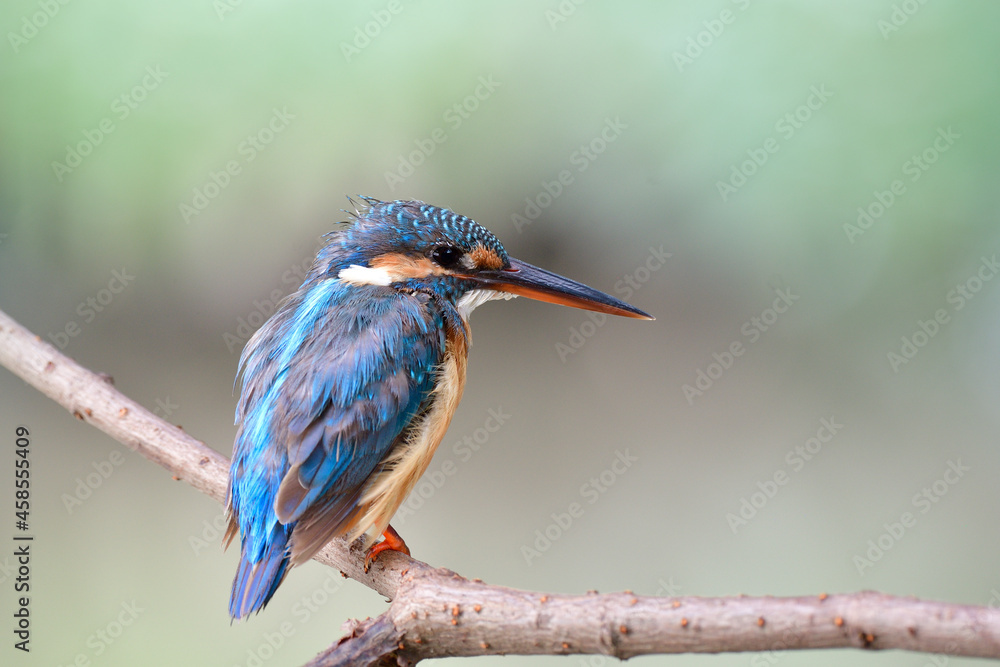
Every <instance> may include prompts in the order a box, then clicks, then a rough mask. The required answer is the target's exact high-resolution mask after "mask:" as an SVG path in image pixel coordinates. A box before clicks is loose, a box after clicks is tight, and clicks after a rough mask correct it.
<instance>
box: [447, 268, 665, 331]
mask: <svg viewBox="0 0 1000 667" xmlns="http://www.w3.org/2000/svg"><path fill="white" fill-rule="evenodd" d="M456 274H458V275H460V276H461V277H463V278H467V279H469V280H471V281H473V282H475V283H477V284H478V286H479V287H480V288H482V289H490V290H494V291H498V292H506V293H508V294H514V295H516V296H526V297H528V298H530V299H537V300H539V301H547V302H549V303H558V304H561V305H563V306H573V307H574V308H582V309H584V310H593V311H596V312H598V313H607V314H608V315H622V316H624V317H634V318H636V319H641V320H652V319H655V318H654V317H653V316H652V315H649V314H648V313H645V312H643V311H641V310H639V309H638V308H636V307H634V306H630V305H629V304H627V303H625V302H624V301H621V300H619V299H616V298H615V297H613V296H611V295H610V294H605V293H604V292H600V291H598V290H595V289H593V288H591V287H587V286H586V285H584V284H582V283H578V282H576V281H575V280H570V279H569V278H564V277H563V276H560V275H559V274H556V273H552V272H551V271H546V270H545V269H540V268H538V267H537V266H533V265H531V264H528V263H527V262H522V261H521V260H519V259H514V258H513V257H511V258H510V267H509V268H506V269H492V270H479V271H475V272H469V273H468V274H465V275H462V273H461V272H460V271H458V272H456Z"/></svg>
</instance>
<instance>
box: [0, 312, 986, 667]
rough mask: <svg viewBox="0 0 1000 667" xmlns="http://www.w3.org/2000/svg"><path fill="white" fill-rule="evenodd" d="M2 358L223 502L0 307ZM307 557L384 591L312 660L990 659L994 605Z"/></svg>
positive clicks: (344, 549) (132, 411)
mask: <svg viewBox="0 0 1000 667" xmlns="http://www.w3.org/2000/svg"><path fill="white" fill-rule="evenodd" d="M0 364H2V365H4V366H6V367H7V368H8V369H10V370H11V371H12V372H13V373H15V374H16V375H18V376H19V377H21V378H22V379H23V380H24V381H26V382H28V383H29V384H31V385H32V386H34V387H35V388H37V389H38V390H39V391H41V392H42V393H44V394H45V395H46V396H48V397H50V398H51V399H52V400H54V401H56V402H57V403H59V404H60V405H62V406H63V407H65V408H66V409H67V410H69V411H70V412H71V413H72V414H73V415H74V416H75V417H77V418H78V419H80V420H82V421H86V422H88V423H90V424H93V425H94V426H95V427H97V428H99V429H100V430H102V431H104V432H105V433H107V434H108V435H110V436H111V437H112V438H114V439H115V440H118V441H119V442H121V443H123V444H124V445H125V446H127V447H129V448H130V449H132V450H133V451H136V452H138V453H140V454H142V455H143V456H145V457H146V458H148V459H150V460H151V461H153V462H155V463H157V464H159V465H161V466H163V467H164V468H166V469H167V470H169V471H170V472H171V473H172V474H173V476H174V478H175V479H182V480H184V481H186V482H187V483H188V484H190V485H191V486H193V487H194V488H196V489H198V490H199V491H201V492H202V493H205V494H207V495H209V496H211V497H212V498H215V500H217V501H219V502H220V503H224V502H225V495H226V476H227V470H228V463H229V462H228V461H227V460H226V458H225V457H224V456H222V455H220V454H219V453H218V452H216V451H215V450H213V449H210V448H208V447H206V446H205V445H204V444H203V443H201V442H199V441H198V440H195V439H194V438H192V437H191V436H189V435H188V434H186V433H185V432H184V431H182V430H181V429H179V428H177V427H176V426H172V425H170V424H167V423H166V422H164V421H163V420H162V419H160V418H159V417H157V416H156V415H154V414H153V413H151V412H150V411H148V410H146V409H145V408H144V407H142V406H141V405H139V404H138V403H136V402H135V401H132V400H131V399H129V398H128V397H126V396H124V395H123V394H122V393H121V392H119V391H117V390H116V389H115V388H114V387H113V386H112V383H111V379H110V378H109V377H108V376H104V375H98V374H96V373H93V372H91V371H89V370H87V369H85V368H83V367H82V366H80V365H79V364H77V363H76V362H75V361H73V360H72V359H70V358H69V357H66V356H65V355H63V354H61V353H60V352H59V351H57V350H56V349H55V348H54V347H52V346H51V345H49V344H47V343H45V342H44V341H42V339H41V338H40V337H39V336H34V335H32V334H31V332H29V331H28V330H27V329H25V328H24V327H22V326H21V325H19V324H18V323H17V322H15V321H14V320H12V319H11V318H10V317H9V316H8V315H6V314H5V313H4V312H2V311H0ZM316 560H318V561H320V562H321V563H325V564H327V565H329V566H331V567H334V568H337V569H339V570H340V571H341V572H343V573H344V574H345V575H346V576H349V577H351V578H352V579H356V580H357V581H360V582H361V583H363V584H365V585H366V586H368V587H370V588H372V589H373V590H375V591H377V592H378V593H380V594H382V595H384V596H386V597H388V598H390V599H392V600H393V602H392V604H391V605H390V606H389V609H388V610H387V611H386V612H385V613H384V614H382V615H381V616H379V617H378V618H377V619H375V620H369V621H365V622H361V623H355V624H354V625H353V626H352V627H351V628H350V632H349V633H348V635H347V636H345V637H344V638H343V639H341V640H340V641H339V642H338V643H337V644H335V645H334V646H332V647H331V648H330V649H328V650H327V651H325V652H324V653H322V654H320V655H319V656H318V657H317V658H316V659H315V660H314V661H313V662H311V663H310V666H311V667H328V666H331V665H341V664H350V665H360V664H366V665H381V664H396V663H398V664H402V665H406V664H413V663H416V662H418V661H419V660H422V659H424V658H432V657H444V656H472V655H490V654H505V653H515V654H535V655H537V654H552V655H559V654H573V653H590V654H604V655H612V656H616V657H618V658H622V659H624V658H629V657H632V656H636V655H643V654H650V653H688V652H691V653H715V652H720V651H766V650H786V649H805V648H863V649H904V650H909V651H921V652H927V653H948V654H950V655H956V656H970V657H983V658H1000V610H997V609H991V608H988V607H976V606H968V605H955V604H947V603H941V602H930V601H923V600H917V599H913V598H899V597H893V596H889V595H883V594H880V593H872V592H865V593H856V594H851V595H831V596H826V595H821V596H817V597H807V598H806V597H803V598H770V597H768V598H750V597H731V598H693V597H684V598H655V597H643V596H636V595H632V594H631V593H628V592H625V593H613V594H608V595H596V594H594V595H584V596H579V595H577V596H571V595H554V594H543V593H533V592H528V591H519V590H515V589H512V588H505V587H502V586H490V585H486V584H484V583H482V582H480V581H469V580H467V579H464V578H462V577H460V576H459V575H457V574H455V573H453V572H450V571H448V570H440V569H434V568H431V567H430V566H429V565H427V564H426V563H422V562H420V561H416V560H413V559H411V558H409V557H408V556H405V555H403V554H401V553H398V552H388V553H384V554H382V555H381V556H380V557H379V560H378V561H377V562H376V564H375V566H374V567H373V568H372V569H371V571H370V572H369V573H367V574H366V573H365V572H364V571H363V570H362V563H363V561H364V554H363V552H362V550H361V549H360V548H359V547H357V546H356V545H348V544H346V543H345V542H344V541H343V540H334V541H333V542H331V543H330V544H328V545H327V546H326V547H325V548H324V549H323V550H322V551H321V552H320V553H319V554H318V555H317V556H316Z"/></svg>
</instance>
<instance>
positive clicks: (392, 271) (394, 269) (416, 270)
mask: <svg viewBox="0 0 1000 667" xmlns="http://www.w3.org/2000/svg"><path fill="white" fill-rule="evenodd" d="M368 265H369V266H370V267H371V268H373V269H380V270H382V271H385V272H386V273H388V274H389V276H390V277H391V279H392V281H393V282H396V281H400V280H409V279H411V278H426V277H427V276H429V275H431V274H442V273H444V269H442V268H441V267H440V266H437V265H435V264H434V263H433V262H432V261H431V260H429V259H427V258H426V257H408V256H407V255H400V254H399V253H392V252H391V253H386V254H385V255H380V256H378V257H375V258H374V259H372V260H371V261H370V262H368Z"/></svg>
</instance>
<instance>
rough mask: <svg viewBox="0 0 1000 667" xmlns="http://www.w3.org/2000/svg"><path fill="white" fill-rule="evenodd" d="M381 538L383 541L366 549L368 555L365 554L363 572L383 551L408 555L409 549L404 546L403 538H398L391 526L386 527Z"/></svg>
mask: <svg viewBox="0 0 1000 667" xmlns="http://www.w3.org/2000/svg"><path fill="white" fill-rule="evenodd" d="M382 537H383V538H384V539H383V540H382V541H381V542H379V543H378V544H373V545H372V546H371V548H370V549H368V553H367V554H365V572H367V571H368V570H369V569H370V568H371V566H372V563H374V562H375V559H376V558H378V555H379V554H380V553H382V552H383V551H402V552H403V553H404V554H406V555H407V556H409V555H410V548H409V547H408V546H406V542H404V541H403V538H402V537H400V536H399V533H397V532H396V529H395V528H393V527H392V526H386V529H385V531H384V532H383V533H382Z"/></svg>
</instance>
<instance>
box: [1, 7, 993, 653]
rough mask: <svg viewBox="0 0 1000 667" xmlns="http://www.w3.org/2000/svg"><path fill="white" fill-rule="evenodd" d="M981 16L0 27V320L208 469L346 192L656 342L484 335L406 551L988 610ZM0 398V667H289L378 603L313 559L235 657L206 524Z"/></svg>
mask: <svg viewBox="0 0 1000 667" xmlns="http://www.w3.org/2000/svg"><path fill="white" fill-rule="evenodd" d="M998 21H1000V6H998V5H996V4H995V3H985V2H979V3H962V4H960V5H958V4H955V3H936V2H931V3H924V2H918V1H917V0H906V1H897V2H887V1H880V2H859V1H854V2H842V3H820V2H770V3H763V2H756V1H754V2H750V1H749V0H739V1H735V2H730V1H729V0H719V1H713V2H707V3H705V2H700V3H696V2H693V1H686V2H672V3H657V2H630V3H629V2H626V3H596V2H588V3H583V4H579V5H577V4H575V3H574V2H571V1H569V0H564V1H563V2H560V3H557V2H554V1H550V2H542V3H534V2H481V3H464V4H461V5H458V4H457V3H443V2H430V1H427V0H425V1H423V2H407V1H405V0H399V1H398V2H395V1H394V2H391V3H387V2H381V1H376V2H365V3H356V4H353V5H352V6H347V4H346V3H337V4H336V5H334V4H333V3H323V2H315V1H310V2H301V3H251V2H242V3H241V2H236V1H232V0H219V1H217V2H214V3H213V2H209V1H208V0H203V1H201V2H175V3H170V4H165V3H159V4H148V3H129V2H114V1H112V2H107V3H101V4H100V5H93V4H89V3H75V2H74V3H69V4H65V5H64V4H60V3H59V2H57V1H56V0H41V1H37V0H36V1H27V0H15V1H11V2H6V3H4V5H3V7H2V9H0V26H2V28H3V32H4V33H5V38H4V42H5V43H4V44H3V46H2V47H0V307H2V308H3V310H5V311H6V312H8V313H9V314H10V315H11V316H13V317H14V318H16V319H17V320H19V321H20V322H21V323H23V324H24V325H25V326H27V327H29V328H30V329H31V330H32V331H34V332H36V333H37V334H39V335H41V336H43V337H44V338H46V339H47V340H50V341H51V342H53V343H55V344H58V345H59V346H60V347H62V348H63V349H64V351H65V352H66V353H67V354H69V355H70V356H72V357H74V358H75V359H77V360H78V361H79V362H81V363H82V364H84V365H85V366H88V367H90V368H92V369H95V370H99V371H103V372H107V373H109V374H111V375H113V376H114V378H115V380H116V384H117V386H118V387H119V388H120V389H121V390H123V391H124V392H125V393H127V394H129V395H130V396H132V397H134V398H136V399H137V400H139V401H141V402H142V403H143V404H144V405H146V406H148V407H149V408H150V409H153V410H156V411H158V413H159V414H161V415H163V416H165V417H166V418H167V419H168V420H170V421H171V422H174V423H178V424H181V425H183V427H184V428H185V429H186V430H187V431H188V432H190V433H191V434H193V435H195V436H196V437H198V438H200V439H203V440H204V441H205V442H207V443H208V444H209V445H210V446H212V447H214V448H216V449H218V450H219V451H220V452H223V453H225V454H227V455H228V454H229V453H230V451H231V443H232V440H233V436H234V434H235V429H234V427H233V425H232V421H233V419H232V417H233V410H234V407H235V401H236V398H235V396H234V395H233V394H232V382H233V377H234V375H235V372H236V365H237V360H238V357H239V350H240V349H241V347H242V343H243V341H244V340H245V339H246V337H247V336H248V335H249V333H250V332H252V330H253V329H255V328H256V326H258V325H259V324H260V322H261V321H262V319H263V317H264V316H265V315H266V314H267V313H269V312H270V308H271V307H272V305H271V304H272V303H273V301H275V300H276V299H278V298H280V297H281V296H283V295H284V294H286V293H288V292H290V291H292V290H294V289H295V287H296V286H297V285H298V282H299V281H300V279H301V276H302V274H303V272H304V270H305V269H306V268H307V267H308V265H309V261H310V259H311V257H312V255H313V254H314V252H315V250H316V248H317V247H318V243H319V237H320V236H321V235H322V234H323V233H325V232H327V231H329V230H330V229H331V228H332V227H333V225H334V223H336V222H338V221H341V220H343V219H345V215H344V214H343V213H342V212H341V210H340V209H342V208H345V207H348V202H347V200H346V199H345V196H346V195H354V194H367V195H372V196H375V197H378V198H381V199H394V198H416V199H423V200H425V201H428V202H431V203H434V204H438V205H442V206H449V207H451V208H453V209H454V210H456V211H458V212H461V213H464V214H466V215H469V216H471V217H473V218H475V219H476V220H478V221H480V222H481V223H483V224H485V225H486V226H488V227H489V228H490V229H492V230H493V231H494V232H495V233H496V234H497V235H498V236H499V237H500V238H501V239H502V240H503V241H504V242H505V244H506V247H507V249H508V250H509V251H510V253H511V254H512V255H513V256H516V257H520V258H523V259H525V260H527V261H529V262H532V263H535V264H540V265H542V266H545V267H546V268H549V269H551V270H554V271H558V272H560V273H563V274H566V275H569V276H572V277H574V278H577V279H579V280H582V281H584V282H586V283H588V284H591V285H594V286H595V287H598V288H601V289H604V290H606V291H609V292H611V293H613V294H615V295H616V296H619V297H622V298H627V299H628V300H630V301H631V302H633V303H635V304H636V305H637V306H639V307H641V308H643V309H645V310H648V311H649V312H651V313H653V314H655V315H656V316H657V320H656V321H655V322H636V321H625V320H618V319H614V320H612V319H608V320H606V321H603V320H600V319H599V318H598V320H594V319H591V318H590V317H588V316H587V314H585V313H584V312H582V311H576V310H571V309H566V308H560V307H555V306H550V305H546V304H539V303H534V302H527V301H525V300H517V301H515V302H510V303H502V304H489V305H487V306H485V307H483V308H482V309H480V310H479V311H477V312H476V313H475V316H474V317H473V328H474V331H475V342H476V344H475V347H474V348H473V350H472V357H471V361H470V373H469V384H468V387H467V390H466V396H465V399H464V401H463V403H462V405H461V408H460V410H459V412H458V414H457V416H456V418H455V420H454V422H453V423H452V426H451V429H450V431H449V434H448V437H447V439H446V440H445V442H444V443H443V444H442V447H441V449H440V450H439V451H438V454H437V456H436V458H435V461H434V463H432V466H431V472H430V473H428V474H429V475H431V474H432V473H434V472H435V471H438V474H437V475H436V476H434V477H433V480H432V479H431V477H428V478H427V483H426V484H423V485H422V486H420V487H418V493H419V494H421V495H420V496H419V497H418V498H414V499H413V500H412V501H411V503H410V504H409V505H407V506H405V508H404V511H406V516H400V517H398V519H397V521H396V522H394V524H395V525H396V527H397V528H399V529H400V531H401V532H402V533H403V535H404V536H405V538H406V540H407V542H408V543H409V545H410V547H411V548H412V549H413V552H414V555H415V556H416V557H418V558H421V559H423V560H426V561H427V562H429V563H432V564H434V565H438V566H444V567H448V568H451V569H454V570H456V571H458V572H460V573H462V574H463V575H466V576H468V577H481V578H483V579H484V580H486V581H488V582H491V583H497V584H505V585H510V586H516V587H523V588H529V589H537V590H544V591H560V592H572V593H581V592H583V591H586V590H588V589H598V590H600V591H616V590H622V589H632V590H634V591H636V592H637V593H643V594H650V595H652V594H683V595H732V594H737V593H747V594H774V595H796V594H815V593H819V592H822V591H827V592H831V593H833V592H847V591H857V590H861V589H877V590H881V591H885V592H889V593H896V594H903V595H918V596H922V597H927V598H933V599H942V600H949V601H954V602H965V603H975V604H987V603H993V604H1000V569H998V566H997V563H998V562H1000V535H998V525H1000V524H998V521H997V518H998V517H997V515H998V510H997V507H998V501H1000V485H998V484H997V479H998V475H1000V451H998V447H997V432H998V427H1000V418H998V411H997V404H998V400H1000V380H998V377H1000V376H998V370H1000V345H998V341H1000V336H998V327H1000V281H991V280H990V279H991V278H992V277H993V274H994V273H995V272H996V270H997V269H996V267H995V263H996V260H995V258H996V256H997V253H1000V228H998V225H997V221H998V214H1000V210H998V206H997V203H996V202H997V196H996V192H997V180H998V176H1000V173H998V161H997V158H996V156H997V154H998V150H1000V132H998V130H997V106H998V102H1000V94H998V93H1000V91H998V83H997V81H998V80H997V76H996V73H997V71H998V66H1000V42H998V41H997V39H996V25H997V22H998ZM227 170H228V171H227ZM560 178H561V179H562V182H560ZM186 207H187V208H186ZM859 208H860V209H861V211H859ZM518 216H520V217H518ZM666 254H669V257H663V256H664V255H666ZM787 304H791V305H787ZM779 310H781V311H784V312H778V311H779ZM935 316H937V318H938V319H936V320H935ZM754 318H756V319H754ZM931 333H933V335H931ZM730 350H735V351H737V352H739V353H740V354H738V355H734V356H729V355H731V354H732V352H731V351H730ZM891 355H897V356H891ZM686 385H687V388H686V387H685V386H686ZM0 392H2V396H3V400H2V402H0V429H2V434H3V435H0V441H2V442H4V446H3V450H2V451H5V452H7V454H5V455H3V456H0V479H2V480H5V481H3V482H0V487H2V488H3V489H4V490H3V491H2V492H0V496H2V497H3V498H6V499H7V500H5V501H4V503H3V506H4V507H7V508H10V507H11V505H10V504H9V503H10V499H11V497H12V494H13V485H12V483H11V482H10V481H9V480H11V479H12V477H13V476H12V472H11V468H12V466H13V453H12V452H13V430H14V427H15V426H16V425H18V424H23V425H26V426H28V427H29V428H30V429H31V433H32V437H33V450H32V465H33V474H34V477H33V484H34V486H33V496H32V502H33V513H32V526H33V531H34V533H35V535H36V542H35V544H34V549H35V552H34V561H33V568H34V569H33V583H34V588H33V591H32V603H31V604H32V612H33V623H34V625H33V629H34V633H33V637H32V645H31V646H32V651H31V653H30V655H22V654H20V653H19V652H16V651H14V650H13V649H12V648H11V646H10V644H11V643H12V642H11V639H10V634H9V629H6V626H4V627H5V630H4V631H5V634H6V636H7V638H8V639H7V640H6V641H5V645H4V646H3V648H2V649H0V651H2V655H3V656H4V657H3V658H2V659H0V661H2V662H3V663H4V664H31V665H69V664H71V663H73V662H74V661H75V660H80V661H82V662H80V664H86V663H87V662H88V661H89V663H90V664H94V665H135V664H148V665H173V664H199V665H201V664H204V665H234V666H235V665H254V664H257V662H255V661H260V664H267V665H298V664H301V663H303V662H305V661H306V660H307V659H309V658H310V657H311V656H312V655H314V654H315V653H316V652H317V651H319V650H321V649H322V648H324V647H325V646H327V645H328V644H329V643H330V642H332V641H333V640H335V639H336V638H337V637H339V635H340V629H339V628H340V624H341V623H342V622H343V621H344V620H345V619H347V618H350V617H361V618H363V617H365V616H367V615H376V614H378V613H380V612H381V611H383V610H384V609H385V607H386V605H385V602H384V601H383V600H382V599H381V598H380V597H379V596H378V595H376V594H375V593H373V592H372V591H370V590H368V589H367V588H365V587H363V586H362V585H360V584H358V583H356V582H353V581H342V580H341V579H340V577H339V575H337V574H336V573H332V574H331V572H330V571H329V570H328V569H326V568H323V567H322V566H319V565H316V564H309V565H307V566H304V567H302V568H301V569H299V570H297V571H295V572H293V573H292V575H291V576H290V577H289V578H288V580H287V581H286V582H285V584H284V585H283V586H282V588H281V590H280V591H279V592H278V594H277V595H276V596H275V598H274V599H273V600H272V602H271V604H270V606H269V607H268V608H267V609H266V611H265V612H264V613H262V614H260V615H259V616H257V617H255V618H253V619H252V620H250V621H249V622H247V623H240V624H235V625H230V622H229V619H228V617H227V614H226V602H227V599H228V598H227V596H228V592H229V586H230V582H231V578H232V574H233V572H234V568H235V563H236V557H237V554H236V553H235V552H234V551H233V550H230V551H229V552H226V553H223V552H222V551H221V550H220V548H219V541H220V536H219V534H218V531H217V530H216V527H215V526H217V525H220V524H221V522H219V521H218V519H219V517H220V515H221V509H220V507H219V506H217V505H216V504H214V503H213V502H212V501H210V500H209V499H207V498H205V497H203V496H201V495H200V494H198V493H197V492H195V491H193V490H192V489H191V488H189V487H188V486H186V485H184V484H178V483H175V482H173V481H171V479H170V476H169V475H167V474H165V473H164V472H163V471H162V470H161V469H159V468H157V467H156V466H154V465H153V464H151V463H149V462H147V461H145V460H144V459H141V458H140V457H138V456H137V455H135V454H133V453H131V452H129V451H128V450H126V449H125V448H124V447H122V446H120V445H118V444H117V443H115V442H113V441H111V440H110V439H109V438H107V437H105V436H104V435H102V434H101V433H99V432H97V431H96V430H94V429H93V428H91V427H89V426H87V425H85V424H82V423H80V422H77V421H76V420H74V419H72V417H71V416H70V415H68V414H67V413H66V412H65V411H64V410H63V409H61V408H59V407H57V406H56V405H54V404H53V403H51V402H50V401H48V400H47V399H45V398H43V397H42V396H41V395H40V394H38V393H37V392H36V391H35V390H33V389H31V388H29V387H28V386H26V385H25V384H24V383H22V382H21V381H20V380H18V379H16V378H15V377H14V376H12V375H11V374H9V373H7V372H6V371H4V372H0ZM696 392H700V393H696ZM491 411H493V412H492V413H491ZM496 415H501V418H498V417H497V416H496ZM491 417H492V421H491ZM823 420H826V422H825V424H827V425H826V426H824V422H823ZM500 421H502V424H501V423H499V422H500ZM487 427H489V428H490V429H492V431H490V430H487ZM811 438H816V439H815V440H810V439H811ZM820 438H822V440H825V442H823V441H821V440H820ZM470 443H471V444H470ZM807 457H808V458H807ZM616 460H618V461H619V463H618V464H615V461H616ZM115 461H117V462H118V465H115V463H114V462H115ZM626 461H627V462H628V465H626V464H625V462H626ZM445 468H447V470H450V471H452V473H453V474H450V475H445V474H444V473H443V472H440V471H442V470H444V469H445ZM102 471H103V472H104V473H105V474H104V475H103V476H102ZM109 471H110V472H109ZM947 471H950V472H947ZM956 471H957V472H956ZM435 480H436V482H435ZM572 503H578V504H579V508H580V511H579V512H577V514H578V516H577V517H576V518H575V519H573V522H572V524H571V525H569V526H568V527H566V528H562V527H560V526H559V525H558V523H557V521H556V518H553V515H556V517H557V518H559V519H560V521H562V522H563V523H564V524H565V517H561V516H560V515H561V514H562V513H566V512H568V509H569V507H570V505H571V504H572ZM406 508H408V509H406ZM581 512H582V513H581ZM10 513H12V511H11V512H10ZM906 513H909V518H906V516H905V515H906ZM5 516H7V519H10V516H9V514H7V515H5ZM7 519H5V521H6V520H7ZM904 519H905V523H906V524H907V525H903V523H904ZM11 522H12V519H11ZM897 524H898V525H897ZM536 531H537V532H536ZM8 532H9V533H13V528H5V529H4V533H8ZM546 533H548V537H544V536H545V535H546ZM9 551H10V549H8V548H7V547H4V548H3V549H2V552H3V553H9ZM10 562H11V561H10V557H9V556H8V557H6V558H5V559H0V564H2V565H3V568H2V569H0V591H2V592H0V602H2V605H3V606H2V609H4V610H10V609H11V608H12V605H13V591H12V588H13V586H12V580H11V575H10V569H9V568H10ZM4 615H5V617H6V618H7V619H8V620H7V622H6V624H7V625H9V624H10V622H11V621H10V616H9V615H7V612H4ZM126 622H127V625H118V624H119V623H126ZM283 624H285V625H283ZM105 638H106V639H107V640H106V639H105ZM275 647H276V648H275ZM776 648H780V647H776ZM929 659H930V658H929V657H928V656H920V655H914V654H902V653H891V654H882V655H868V654H865V655H861V654H858V653H845V652H842V651H841V652H808V653H796V652H793V653H784V654H782V653H774V654H741V655H723V656H693V657H692V656H682V657H652V658H639V659H636V660H635V663H636V664H640V665H647V664H648V665H653V664H656V665H659V664H664V665H666V664H670V665H682V664H699V665H713V666H714V665H745V664H748V663H749V664H751V665H773V664H778V663H780V664H783V665H833V664H843V663H844V662H850V663H851V664H859V665H880V666H882V665H914V666H917V665H924V664H928V661H929ZM610 662H611V661H610V660H605V659H604V658H602V657H572V658H569V664H573V665H577V664H580V665H601V664H610ZM962 662H963V661H961V660H955V661H954V664H959V663H962ZM566 663H567V661H566V659H562V660H559V659H556V658H545V657H534V658H522V657H508V658H505V659H503V660H502V664H505V665H549V664H566ZM466 664H501V659H500V658H483V659H480V660H474V661H467V662H466Z"/></svg>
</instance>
